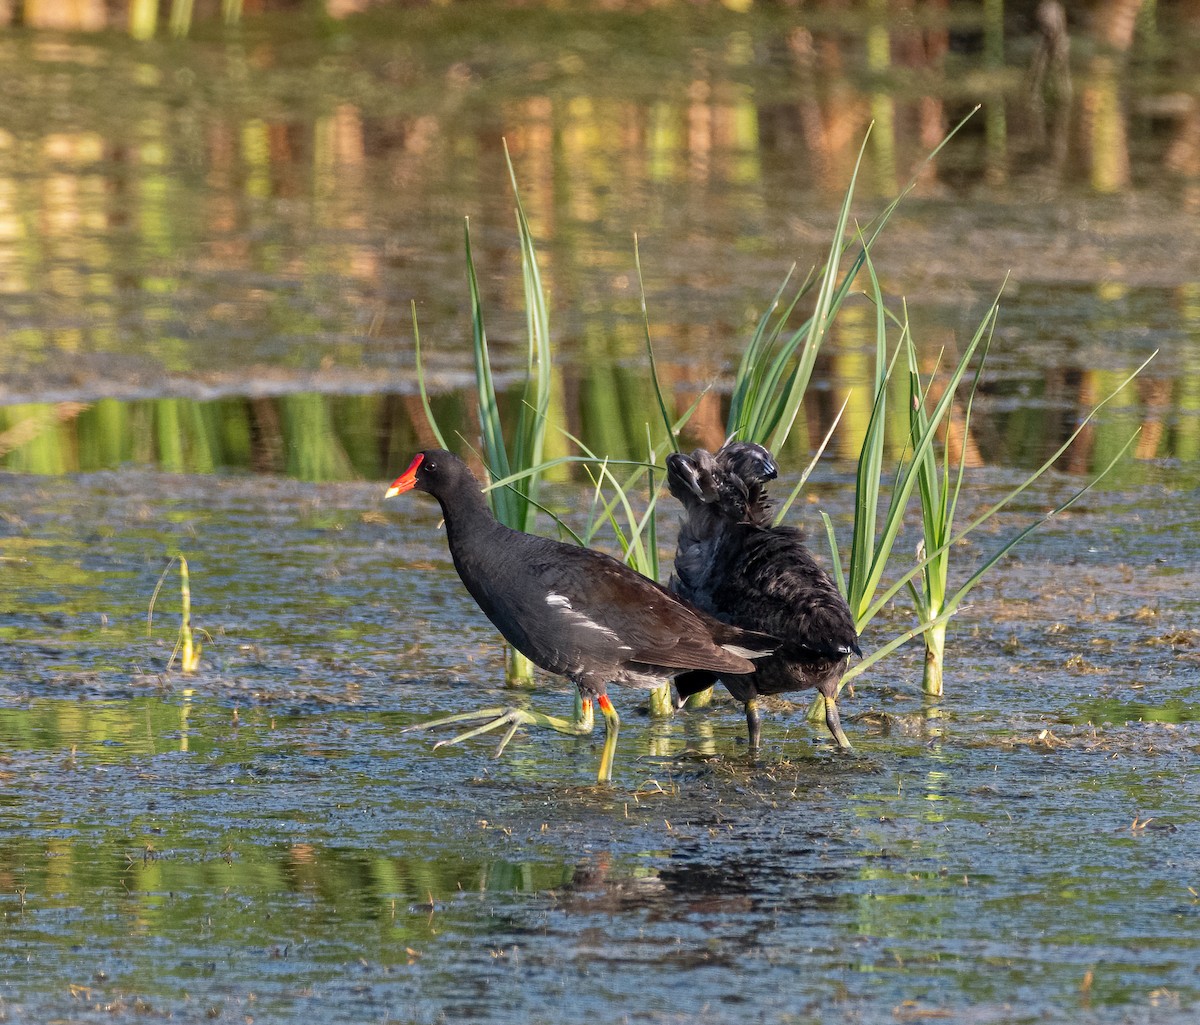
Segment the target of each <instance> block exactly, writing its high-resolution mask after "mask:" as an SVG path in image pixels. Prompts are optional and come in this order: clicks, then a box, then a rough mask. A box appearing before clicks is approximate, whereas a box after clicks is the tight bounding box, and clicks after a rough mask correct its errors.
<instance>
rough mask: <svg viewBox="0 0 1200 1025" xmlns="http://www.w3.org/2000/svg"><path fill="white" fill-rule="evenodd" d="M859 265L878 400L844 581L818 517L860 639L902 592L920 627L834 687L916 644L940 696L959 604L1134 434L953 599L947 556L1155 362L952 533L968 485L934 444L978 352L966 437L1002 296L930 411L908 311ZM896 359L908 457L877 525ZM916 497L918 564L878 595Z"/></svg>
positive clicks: (831, 536) (960, 468)
mask: <svg viewBox="0 0 1200 1025" xmlns="http://www.w3.org/2000/svg"><path fill="white" fill-rule="evenodd" d="M866 266H867V269H868V272H869V273H870V275H871V282H872V298H873V301H874V304H875V309H876V358H875V385H874V387H875V397H874V402H873V406H872V413H871V418H870V420H869V422H868V425H867V432H866V436H865V437H864V441H863V446H862V450H861V452H860V456H859V461H858V467H857V473H856V479H855V510H854V523H853V541H852V544H851V564H850V570H849V573H848V574H847V573H845V572H844V570H843V566H842V563H841V560H840V558H839V555H838V552H839V547H838V543H837V539H836V536H835V532H834V528H833V523H832V521H831V520H830V518H829V516H828V514H827V513H825V512H824V511H822V513H821V516H822V520H823V522H824V525H825V530H826V536H827V538H828V540H829V547H830V552H831V554H832V558H833V565H834V573H835V577H836V579H837V581H838V585H839V587H840V588H841V589H842V590H843V593H844V594H846V596H847V600H848V602H849V603H850V608H851V612H852V614H853V615H854V619H855V625H856V628H857V629H858V631H859V632H860V634H861V633H862V631H863V630H864V629H865V628H866V626H867V625H868V624H869V623H870V622H871V621H872V620H873V619H874V618H875V616H876V615H878V613H879V612H880V611H882V609H883V608H884V607H885V606H886V605H887V603H888V602H890V601H891V600H892V599H893V598H894V597H895V596H896V594H897V593H898V592H899V591H900V590H901V589H904V588H908V590H909V592H910V594H911V595H912V597H913V600H914V604H915V607H916V611H917V616H918V625H917V627H915V628H913V629H911V630H909V631H907V632H906V633H904V634H902V635H900V636H899V637H897V638H894V639H893V640H892V641H890V642H889V643H888V644H886V645H884V646H883V647H882V648H880V649H877V650H876V651H875V652H873V653H872V654H871V655H870V656H868V657H867V658H865V659H863V660H862V661H861V662H859V663H858V664H857V665H855V666H853V667H851V669H850V670H848V671H847V673H846V674H845V675H844V676H843V678H842V681H841V684H840V685H839V687H840V686H844V685H845V684H846V683H848V682H850V681H851V680H852V679H853V678H854V677H855V676H857V675H859V674H861V673H862V672H863V671H864V670H865V669H866V668H868V667H869V666H870V665H871V664H873V663H874V662H876V661H878V659H879V658H881V657H882V656H883V655H884V654H887V653H890V652H891V651H893V650H895V648H896V647H898V646H899V645H900V644H901V643H904V642H905V641H907V640H909V639H912V638H914V637H916V636H918V635H920V636H921V637H922V638H923V640H924V643H925V645H926V670H925V676H924V678H923V684H922V686H923V689H924V690H925V692H926V693H928V694H931V695H940V694H941V693H942V686H943V667H944V661H945V637H946V625H947V623H948V622H949V620H950V619H951V618H952V617H953V616H954V615H955V614H956V613H957V612H959V611H960V610H961V609H962V608H963V602H964V600H965V599H966V597H967V596H968V595H969V594H970V592H971V591H972V590H973V589H974V587H975V586H976V585H977V584H978V583H979V582H980V581H981V580H982V579H983V577H984V576H985V575H986V574H987V573H988V572H989V571H990V570H991V569H992V568H993V567H995V566H996V565H997V563H999V562H1000V560H1001V559H1003V558H1004V557H1005V556H1006V555H1007V554H1008V553H1009V552H1010V551H1011V550H1012V549H1013V548H1014V547H1015V546H1016V545H1017V544H1019V543H1020V542H1021V541H1022V540H1023V539H1024V538H1025V537H1027V536H1028V535H1029V534H1030V533H1031V532H1032V531H1033V530H1035V529H1037V527H1039V526H1041V525H1042V524H1043V523H1045V522H1047V521H1048V520H1049V519H1050V518H1052V517H1053V516H1055V515H1057V514H1059V513H1061V512H1063V511H1064V510H1066V509H1067V508H1069V507H1070V506H1071V505H1073V504H1074V503H1075V502H1076V501H1078V500H1079V499H1080V498H1081V497H1082V496H1083V495H1084V494H1086V493H1087V492H1088V491H1089V490H1090V489H1091V488H1092V487H1094V486H1095V485H1096V484H1097V483H1098V482H1099V481H1100V480H1102V479H1103V478H1104V477H1105V476H1106V475H1107V474H1108V473H1109V472H1111V470H1112V469H1113V468H1114V467H1115V466H1116V465H1117V463H1118V462H1119V461H1120V460H1121V459H1122V458H1123V457H1124V455H1125V453H1126V452H1128V450H1129V448H1130V446H1131V445H1132V444H1133V442H1134V440H1135V438H1136V433H1135V434H1134V435H1133V436H1132V437H1130V438H1129V440H1128V441H1126V442H1125V444H1124V445H1123V446H1122V447H1121V448H1120V450H1119V451H1118V452H1117V453H1116V455H1115V456H1114V457H1113V458H1112V459H1111V460H1110V461H1109V462H1108V464H1107V465H1106V466H1105V467H1104V468H1103V469H1102V470H1101V471H1100V472H1099V473H1098V474H1097V475H1096V476H1095V477H1094V478H1092V479H1091V480H1090V481H1088V482H1087V483H1086V484H1085V485H1084V486H1083V487H1082V488H1080V489H1078V490H1077V491H1075V492H1074V493H1073V494H1072V495H1071V496H1070V497H1069V498H1068V499H1067V500H1066V501H1065V502H1062V503H1060V504H1059V505H1057V506H1056V507H1055V508H1053V509H1052V510H1051V511H1050V512H1048V513H1046V514H1045V515H1044V516H1042V517H1040V518H1039V519H1037V520H1035V521H1034V522H1033V523H1031V524H1029V525H1027V526H1026V527H1025V528H1024V529H1023V530H1021V531H1020V532H1018V533H1017V534H1016V535H1014V536H1013V537H1012V538H1009V539H1008V540H1007V541H1006V542H1004V543H1003V544H1002V545H1000V546H999V548H997V549H996V551H995V552H993V553H992V555H991V556H989V557H988V558H987V559H985V560H984V561H983V562H981V563H980V564H979V565H978V566H977V567H976V569H975V570H974V572H973V573H972V574H971V575H970V576H969V577H968V579H967V580H966V581H965V582H964V583H963V584H962V585H961V586H960V587H959V588H958V589H957V590H956V591H954V592H953V593H951V592H950V591H949V586H948V580H949V567H950V556H949V553H950V551H951V549H952V548H953V546H955V545H957V544H958V543H959V542H961V541H963V540H964V539H965V538H966V537H967V536H968V535H970V534H971V533H972V532H973V531H975V530H976V529H978V528H979V527H980V526H982V525H983V524H984V523H986V522H987V521H988V520H990V519H991V518H992V517H993V516H995V515H996V514H997V513H999V512H1000V511H1001V510H1002V509H1003V508H1005V507H1006V506H1007V505H1008V504H1009V503H1011V502H1012V501H1013V500H1014V499H1015V498H1017V497H1018V496H1019V495H1020V494H1022V493H1023V492H1024V491H1026V490H1027V489H1028V488H1029V487H1030V486H1031V485H1032V484H1033V483H1034V482H1036V481H1037V480H1038V479H1039V478H1040V477H1041V476H1042V475H1043V474H1045V473H1046V472H1047V471H1048V470H1049V469H1050V468H1051V467H1052V466H1053V465H1054V463H1055V462H1056V461H1057V460H1058V459H1059V458H1060V457H1061V456H1062V454H1063V453H1064V452H1066V451H1067V449H1068V448H1070V446H1071V445H1072V444H1073V443H1074V441H1075V439H1076V438H1078V437H1079V435H1080V433H1081V432H1082V431H1083V430H1084V429H1085V428H1086V427H1087V425H1088V424H1089V423H1091V422H1092V420H1094V419H1095V417H1096V416H1097V414H1098V413H1099V412H1100V410H1101V409H1102V408H1103V407H1104V406H1105V405H1107V404H1108V403H1109V402H1110V401H1111V400H1112V399H1113V398H1114V397H1115V396H1116V395H1117V394H1118V393H1119V392H1120V391H1121V390H1122V389H1123V388H1124V387H1125V386H1126V385H1128V384H1129V383H1130V382H1131V381H1133V380H1134V378H1136V377H1137V376H1138V375H1139V374H1140V373H1141V372H1142V370H1144V369H1145V367H1146V366H1147V365H1148V364H1149V362H1150V360H1152V359H1153V358H1154V356H1153V355H1152V356H1151V357H1150V358H1149V359H1147V360H1146V361H1145V362H1143V363H1142V364H1141V365H1140V366H1139V367H1137V368H1136V369H1135V370H1134V371H1133V372H1132V373H1131V374H1129V375H1128V376H1127V377H1126V378H1125V379H1124V380H1123V381H1122V382H1121V384H1120V385H1119V386H1118V387H1117V388H1116V389H1114V390H1113V391H1112V392H1111V393H1110V394H1109V395H1108V396H1107V397H1105V398H1104V399H1103V400H1101V401H1100V402H1099V403H1097V404H1096V405H1095V406H1094V407H1093V408H1092V409H1091V411H1090V412H1089V413H1088V414H1087V415H1086V416H1085V417H1084V418H1083V419H1082V420H1081V421H1080V422H1079V424H1077V426H1076V428H1075V430H1074V431H1073V432H1072V433H1071V435H1070V436H1069V437H1068V438H1067V439H1066V441H1065V442H1063V443H1062V445H1060V446H1059V448H1058V449H1057V450H1056V451H1055V452H1054V454H1053V455H1051V456H1050V458H1049V459H1047V460H1046V461H1045V462H1044V463H1043V464H1042V465H1041V466H1040V467H1039V468H1038V469H1037V470H1035V471H1034V472H1033V473H1032V474H1030V475H1028V476H1027V477H1026V479H1025V480H1024V481H1023V482H1022V483H1021V484H1020V485H1018V486H1017V487H1015V488H1013V489H1011V490H1010V491H1009V492H1008V493H1007V494H1005V495H1004V496H1003V497H1002V498H1001V499H1000V500H999V501H998V502H996V503H994V504H992V505H991V506H990V507H989V508H988V509H986V510H985V511H984V512H983V513H982V514H980V515H979V516H977V517H976V518H975V519H973V520H972V521H971V522H970V523H969V524H968V525H967V527H965V528H964V529H962V530H961V531H958V532H957V533H955V532H954V518H955V512H956V510H957V507H958V503H959V499H960V497H961V493H962V488H963V484H964V480H965V461H964V457H963V454H962V453H961V452H960V455H959V459H958V460H957V464H956V465H952V463H951V458H950V452H949V449H948V447H946V446H943V457H942V463H941V466H940V469H939V463H938V459H937V455H936V453H935V450H934V444H935V440H936V438H937V437H938V434H939V432H940V431H941V429H942V425H943V423H944V422H945V421H946V418H947V416H948V415H949V413H950V411H951V409H952V408H953V406H954V404H955V403H956V402H958V401H959V396H958V390H959V386H960V384H961V383H962V381H963V380H964V378H965V377H966V375H967V371H968V369H969V367H970V365H971V363H972V360H973V359H974V358H975V356H976V353H978V354H979V362H978V364H977V365H976V369H975V372H974V374H973V376H972V377H971V379H970V382H971V383H970V385H969V391H968V394H967V398H966V401H965V404H964V410H965V412H964V430H965V429H966V428H967V427H968V426H969V423H970V414H971V410H972V408H973V403H974V398H975V395H976V393H977V391H978V387H979V383H980V380H981V378H982V374H983V368H984V364H985V362H986V356H987V353H988V350H989V348H990V346H991V342H992V338H993V335H994V330H995V325H996V321H997V318H998V315H999V301H1000V300H999V295H998V296H997V298H996V299H995V300H994V301H993V303H992V305H991V306H990V307H989V308H988V310H987V312H986V313H985V314H984V317H983V318H982V320H981V322H980V324H979V326H978V328H977V329H976V331H975V334H974V335H973V337H972V339H971V341H970V342H969V343H968V345H967V346H966V347H965V348H964V350H963V353H962V355H961V356H960V358H959V360H958V363H957V364H956V365H955V367H954V369H953V370H952V371H951V372H950V374H949V376H948V378H947V380H946V381H945V382H944V383H943V391H942V394H941V396H940V398H939V400H938V401H937V403H936V404H934V405H933V408H932V409H927V406H928V400H929V397H930V386H931V384H932V380H933V378H932V376H931V378H930V382H929V383H925V382H923V381H922V379H921V375H920V371H919V368H918V366H917V356H916V346H915V342H914V340H913V337H912V332H911V329H910V323H909V320H908V316H907V309H905V311H904V315H903V316H902V317H897V316H895V315H894V314H892V313H890V312H889V311H888V310H887V309H886V307H885V305H884V302H883V297H882V292H881V289H880V287H879V283H878V278H877V277H876V276H875V273H874V268H873V266H872V265H871V262H870V260H869V259H868V260H867V264H866ZM889 322H891V323H892V324H893V325H894V326H897V327H898V328H899V333H900V338H899V342H898V343H897V345H896V347H895V349H894V350H892V352H891V354H890V355H889V346H888V335H887V327H888V323H889ZM902 351H903V353H904V355H905V357H906V364H907V375H906V379H907V384H908V402H909V438H908V448H907V450H906V453H905V455H904V456H902V457H901V462H900V465H899V466H898V467H897V468H896V470H895V472H894V473H893V474H892V475H891V477H890V480H891V483H890V485H889V486H888V487H887V489H886V490H887V496H886V497H887V507H886V511H885V512H884V515H883V518H882V523H881V524H880V521H879V519H878V509H879V504H880V500H881V494H882V491H881V489H882V482H883V481H884V480H885V474H884V466H883V462H884V445H883V440H884V439H883V428H884V422H885V419H886V415H887V396H888V392H889V387H890V383H891V380H892V378H893V375H894V373H895V370H896V366H897V362H898V358H899V356H900V355H901V352H902ZM914 490H916V491H917V492H918V494H919V495H920V502H921V510H922V532H923V536H922V541H921V545H920V548H919V550H918V558H917V562H916V564H915V565H914V566H912V567H911V568H910V569H908V571H907V572H905V573H904V574H902V575H901V576H900V577H899V579H897V580H895V581H894V582H893V583H891V584H890V585H889V586H888V587H886V588H883V589H882V591H881V588H882V579H883V576H884V570H885V568H886V567H887V565H888V564H889V562H890V560H891V558H892V554H893V548H894V544H895V541H896V538H897V536H898V534H899V531H900V527H901V525H902V521H903V517H904V515H905V511H906V509H907V507H908V504H909V499H910V497H911V495H912V493H913V491H914ZM918 575H919V576H921V578H922V586H921V587H920V588H918V587H917V586H916V585H915V584H914V583H913V581H914V579H915V578H916V577H917V576H918ZM823 716H824V700H823V699H822V698H821V697H820V696H819V695H818V696H817V698H816V699H814V701H813V703H812V706H811V707H810V709H809V718H810V719H812V720H814V721H817V720H820V719H821V718H823Z"/></svg>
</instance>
